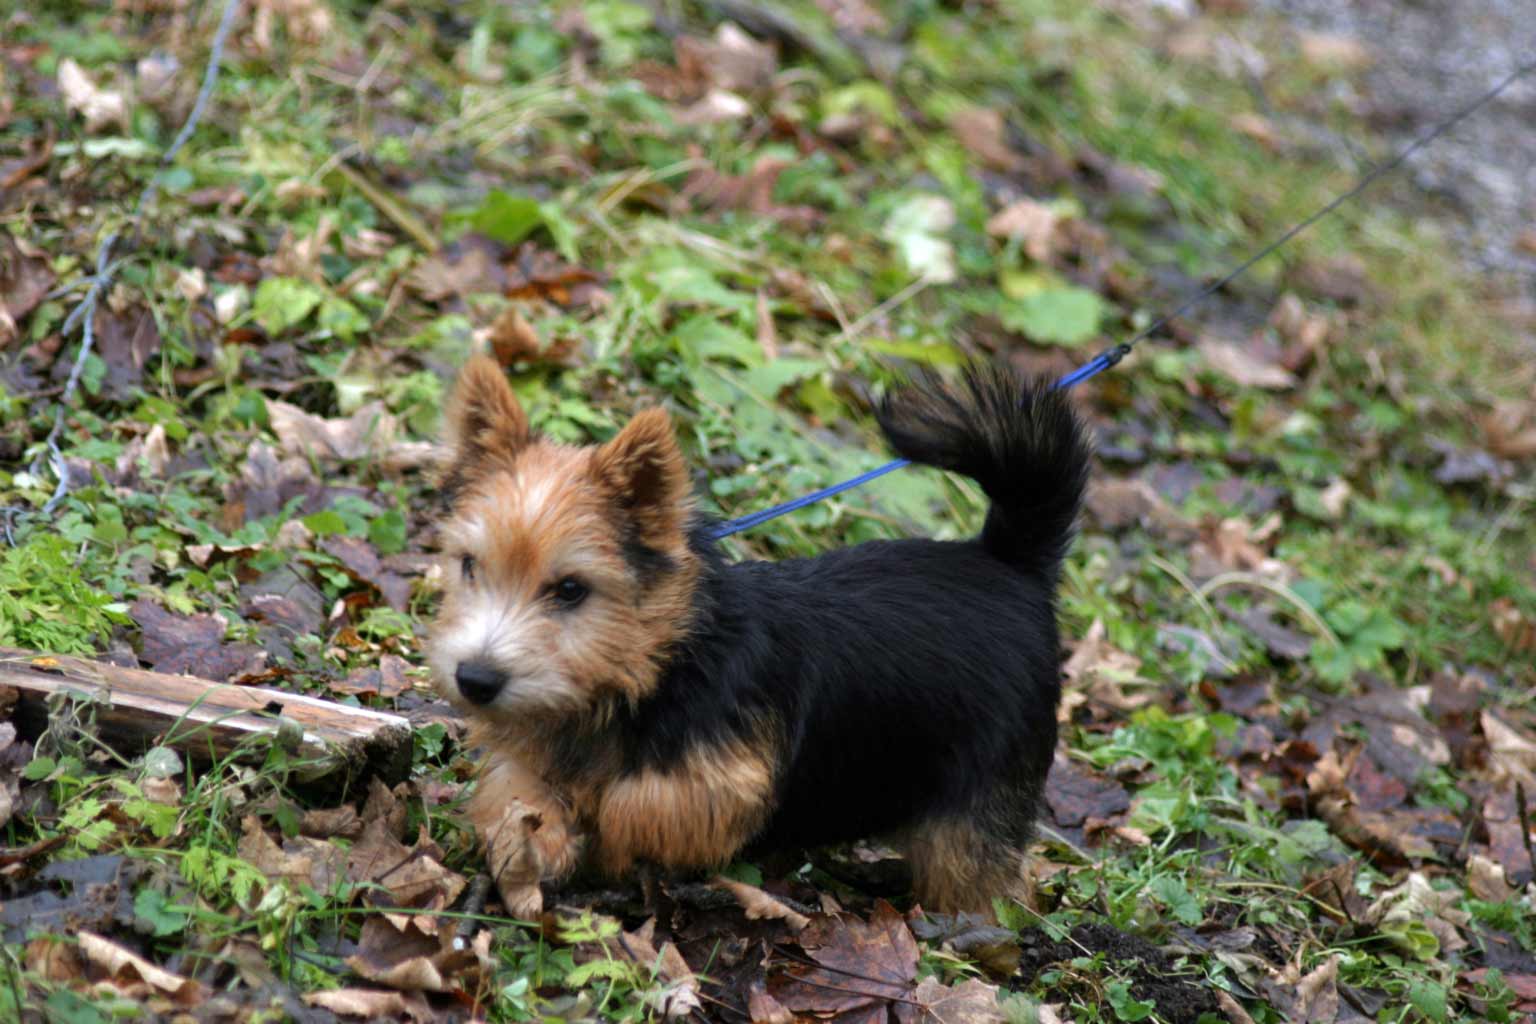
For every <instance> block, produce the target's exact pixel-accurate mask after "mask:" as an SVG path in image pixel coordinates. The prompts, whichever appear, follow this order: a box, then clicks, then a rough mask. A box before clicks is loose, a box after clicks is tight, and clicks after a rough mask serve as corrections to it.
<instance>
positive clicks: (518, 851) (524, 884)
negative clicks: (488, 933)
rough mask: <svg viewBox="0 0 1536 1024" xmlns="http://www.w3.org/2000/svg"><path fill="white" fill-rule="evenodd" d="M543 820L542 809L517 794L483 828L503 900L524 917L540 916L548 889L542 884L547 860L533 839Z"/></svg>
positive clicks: (488, 860)
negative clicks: (490, 822)
mask: <svg viewBox="0 0 1536 1024" xmlns="http://www.w3.org/2000/svg"><path fill="white" fill-rule="evenodd" d="M542 824H543V818H542V817H541V816H540V814H539V813H538V811H536V810H535V809H534V808H533V807H531V806H529V805H528V804H526V803H524V802H523V801H521V800H519V799H517V798H516V797H514V798H512V800H510V801H509V802H508V804H507V806H506V808H505V809H504V810H503V811H502V813H501V818H500V819H499V820H497V821H496V822H494V823H493V824H491V825H489V826H486V827H484V828H483V829H482V830H481V831H480V843H481V846H482V847H483V848H484V849H485V860H486V867H487V868H489V869H490V873H491V877H492V878H494V879H495V880H496V891H497V892H499V893H500V894H501V902H502V904H503V905H504V906H505V907H506V908H507V913H508V914H510V915H511V916H513V917H516V918H521V919H523V920H532V919H534V918H536V917H538V915H539V912H540V911H542V910H543V909H544V893H543V891H542V890H541V889H540V888H539V879H540V878H542V877H543V875H544V870H543V862H542V861H541V859H540V857H539V851H538V846H537V844H536V843H534V842H533V834H534V833H535V832H537V831H538V830H539V828H540V826H541V825H542Z"/></svg>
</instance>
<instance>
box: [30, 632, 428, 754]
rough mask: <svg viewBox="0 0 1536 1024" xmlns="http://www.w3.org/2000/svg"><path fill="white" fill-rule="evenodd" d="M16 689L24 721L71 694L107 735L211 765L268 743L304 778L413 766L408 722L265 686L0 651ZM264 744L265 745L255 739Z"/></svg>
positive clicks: (122, 742)
mask: <svg viewBox="0 0 1536 1024" xmlns="http://www.w3.org/2000/svg"><path fill="white" fill-rule="evenodd" d="M4 687H10V688H12V689H14V690H15V691H16V692H17V694H18V698H19V706H18V711H17V714H18V718H19V719H20V720H22V721H23V722H24V721H25V719H26V718H27V717H29V716H30V717H31V718H32V719H34V720H44V719H46V716H47V713H48V706H47V703H48V699H49V698H50V697H52V696H53V695H55V694H60V693H66V694H73V695H75V696H76V697H78V698H79V699H83V700H87V701H90V702H92V703H93V704H94V708H93V711H94V715H95V721H96V727H97V729H98V731H99V733H100V734H101V738H102V739H103V740H105V741H106V742H108V743H115V744H120V745H125V746H131V747H136V748H140V749H143V748H148V747H149V746H152V745H155V744H162V745H165V746H169V747H174V748H175V749H177V750H181V751H183V752H185V753H187V754H189V755H192V756H195V757H201V758H204V759H210V758H215V757H227V756H229V755H231V754H235V755H236V756H237V757H239V758H241V759H244V760H254V761H260V760H261V759H262V758H263V757H264V756H265V754H266V751H267V749H268V745H269V743H279V744H281V745H283V746H284V747H285V748H286V749H287V750H289V751H290V753H292V754H293V763H294V764H293V767H294V771H295V776H296V778H297V779H298V781H301V782H312V781H315V780H317V779H320V778H323V777H326V776H330V775H334V774H337V773H345V774H346V776H347V777H348V778H352V777H356V776H358V775H363V774H372V773H377V774H379V775H381V776H383V777H384V778H385V779H386V780H387V781H390V782H394V781H397V780H399V779H402V778H404V777H405V775H406V773H407V772H408V771H409V770H410V762H411V727H410V723H409V722H407V721H406V720H405V719H404V718H401V717H400V716H399V715H391V714H387V713H385V712H382V711H373V710H370V709H368V708H355V707H349V706H348V705H345V704H337V703H335V702H333V701H328V700H322V699H320V698H318V697H311V696H309V695H307V694H302V693H288V692H286V691H284V690H273V689H269V688H267V687H262V686H233V685H230V684H226V683H211V682H209V681H207V680H206V679H197V678H194V677H192V676H172V675H166V674H164V673H161V672H146V671H144V670H142V669H137V668H123V667H121V666H118V665H111V664H107V663H105V662H99V661H89V660H87V659H84V658H72V657H67V656H63V655H58V656H54V655H43V654H38V653H36V652H33V651H19V650H15V649H13V648H8V647H0V688H4ZM262 737H264V738H265V739H266V741H265V742H254V741H255V740H257V739H258V738H262Z"/></svg>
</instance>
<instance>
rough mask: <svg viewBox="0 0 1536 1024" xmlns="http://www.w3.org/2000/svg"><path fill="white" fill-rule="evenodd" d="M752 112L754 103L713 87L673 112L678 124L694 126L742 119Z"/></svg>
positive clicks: (726, 122)
mask: <svg viewBox="0 0 1536 1024" xmlns="http://www.w3.org/2000/svg"><path fill="white" fill-rule="evenodd" d="M751 113H752V104H750V103H748V102H747V101H746V100H744V99H742V98H741V97H740V96H738V95H736V94H735V93H734V92H728V91H727V90H725V89H711V90H709V92H707V93H705V94H704V95H703V96H702V97H700V98H699V99H698V100H696V101H694V102H693V103H692V104H690V105H689V106H687V107H684V108H683V109H682V110H679V111H678V112H677V113H675V114H673V115H672V117H673V120H675V121H676V122H677V123H678V124H681V125H687V126H689V127H692V128H699V127H704V126H707V125H712V124H728V123H730V122H732V121H740V120H741V119H742V118H744V117H748V116H750V115H751Z"/></svg>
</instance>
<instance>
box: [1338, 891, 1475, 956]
mask: <svg viewBox="0 0 1536 1024" xmlns="http://www.w3.org/2000/svg"><path fill="white" fill-rule="evenodd" d="M1462 898H1463V894H1462V892H1461V890H1460V889H1445V890H1438V889H1436V888H1435V887H1434V886H1432V885H1431V884H1430V882H1429V879H1428V878H1427V877H1426V876H1425V875H1424V874H1423V873H1422V872H1418V871H1414V872H1411V873H1410V874H1409V875H1408V877H1407V878H1406V879H1404V880H1403V882H1402V883H1401V884H1399V885H1396V886H1393V887H1392V888H1391V889H1388V890H1387V891H1386V892H1384V893H1382V894H1381V895H1380V896H1379V897H1377V898H1376V901H1375V902H1374V903H1372V904H1371V905H1370V906H1369V907H1368V908H1367V909H1366V912H1365V921H1366V923H1367V924H1372V925H1375V926H1376V927H1377V929H1378V930H1379V931H1381V932H1382V934H1383V935H1385V936H1386V937H1388V938H1389V939H1393V940H1394V941H1396V942H1397V944H1398V945H1399V946H1401V947H1403V948H1404V949H1405V950H1406V951H1407V952H1409V953H1411V954H1412V955H1414V956H1422V953H1423V951H1422V950H1419V949H1417V948H1415V947H1412V946H1406V945H1405V944H1404V943H1403V941H1402V940H1401V939H1398V938H1397V936H1399V935H1404V934H1406V930H1407V929H1411V928H1412V926H1414V925H1420V926H1422V927H1424V928H1427V929H1428V930H1429V933H1430V934H1431V935H1433V936H1434V937H1435V939H1436V940H1437V941H1438V942H1439V950H1438V952H1440V953H1453V952H1455V951H1456V950H1458V949H1464V948H1465V947H1466V945H1467V941H1466V939H1463V938H1462V937H1461V932H1460V931H1459V929H1461V928H1464V927H1466V925H1467V924H1468V922H1470V921H1471V919H1472V915H1470V914H1469V913H1467V912H1466V911H1464V910H1458V909H1456V905H1457V904H1458V903H1460V902H1461V900H1462Z"/></svg>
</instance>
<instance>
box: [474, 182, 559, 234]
mask: <svg viewBox="0 0 1536 1024" xmlns="http://www.w3.org/2000/svg"><path fill="white" fill-rule="evenodd" d="M469 223H470V225H471V226H472V227H473V228H474V229H475V230H476V231H478V232H480V233H481V234H482V235H486V236H489V237H490V238H494V239H495V240H496V241H498V242H500V243H502V244H503V245H516V244H517V243H518V242H521V241H522V240H523V239H525V238H527V237H528V236H529V235H531V234H532V233H533V232H534V229H536V228H537V227H538V226H539V225H541V224H543V223H544V213H543V211H542V210H540V209H539V204H538V203H537V202H535V201H534V200H532V199H529V198H528V197H527V196H514V195H512V194H511V193H510V192H503V191H502V190H501V189H495V190H493V191H492V192H491V193H490V195H488V196H486V197H485V198H484V199H482V200H481V201H480V205H479V206H478V207H476V208H475V212H474V213H473V214H471V215H470V218H469Z"/></svg>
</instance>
